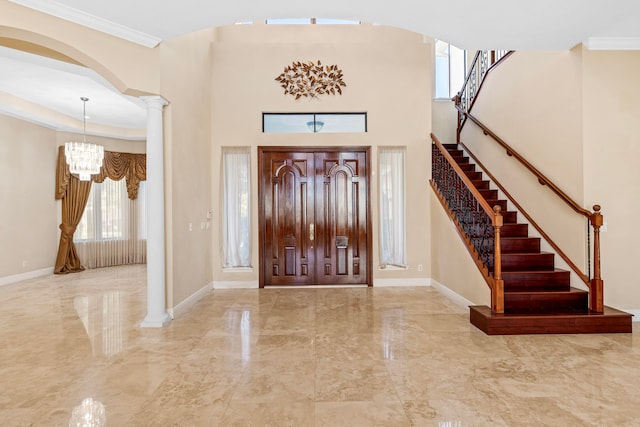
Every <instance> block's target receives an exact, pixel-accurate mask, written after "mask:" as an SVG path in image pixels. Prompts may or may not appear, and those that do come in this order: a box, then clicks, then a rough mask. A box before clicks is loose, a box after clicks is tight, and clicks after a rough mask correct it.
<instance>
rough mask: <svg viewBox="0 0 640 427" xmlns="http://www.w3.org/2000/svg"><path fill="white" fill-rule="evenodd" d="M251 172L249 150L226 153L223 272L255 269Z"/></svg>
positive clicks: (224, 160)
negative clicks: (252, 248) (252, 259)
mask: <svg viewBox="0 0 640 427" xmlns="http://www.w3.org/2000/svg"><path fill="white" fill-rule="evenodd" d="M250 170H251V156H250V152H249V148H248V147H239V148H235V147H224V148H223V149H222V186H223V196H222V197H223V214H222V216H223V220H222V222H223V224H222V236H223V237H222V242H223V243H222V244H223V250H222V253H223V258H224V259H223V263H222V266H223V268H238V267H250V266H251V209H250V206H249V202H250V196H251V176H250Z"/></svg>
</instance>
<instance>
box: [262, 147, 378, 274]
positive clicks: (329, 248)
mask: <svg viewBox="0 0 640 427" xmlns="http://www.w3.org/2000/svg"><path fill="white" fill-rule="evenodd" d="M258 161H259V168H260V170H259V175H260V188H259V195H260V200H261V205H260V213H259V221H260V286H269V285H312V284H355V283H367V284H370V282H371V279H370V276H369V274H370V271H369V270H370V265H371V261H370V260H369V252H370V249H369V247H370V242H369V240H368V230H369V229H370V226H371V225H370V218H369V212H368V211H369V202H368V195H369V193H368V192H369V189H368V175H369V170H368V167H369V166H368V150H366V151H363V150H358V151H349V149H348V148H345V149H341V150H337V149H331V148H329V149H326V151H324V150H323V149H321V148H318V149H315V150H310V149H306V150H303V151H288V150H285V149H274V150H273V151H271V150H270V149H269V148H267V147H265V148H259V160H258Z"/></svg>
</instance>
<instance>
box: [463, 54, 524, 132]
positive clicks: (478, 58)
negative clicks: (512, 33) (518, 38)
mask: <svg viewBox="0 0 640 427" xmlns="http://www.w3.org/2000/svg"><path fill="white" fill-rule="evenodd" d="M511 53H513V51H512V50H479V51H477V52H476V54H475V56H474V57H473V61H472V62H471V67H470V68H469V72H468V74H467V78H466V79H465V81H464V84H463V85H462V89H461V90H460V92H458V94H457V95H456V96H455V97H454V98H453V101H454V102H455V103H456V106H457V105H460V106H461V107H462V109H463V110H464V111H471V108H473V104H474V103H475V101H476V97H477V96H478V93H480V89H482V84H483V83H484V78H485V76H486V75H487V73H488V72H489V71H491V70H492V69H493V68H494V67H495V66H496V65H498V64H499V63H500V62H502V60H503V59H505V58H506V57H507V56H509V55H510V54H511ZM466 120H467V118H466V116H465V115H464V114H458V131H457V134H456V137H457V141H458V142H460V132H461V131H462V128H463V127H464V124H465V122H466Z"/></svg>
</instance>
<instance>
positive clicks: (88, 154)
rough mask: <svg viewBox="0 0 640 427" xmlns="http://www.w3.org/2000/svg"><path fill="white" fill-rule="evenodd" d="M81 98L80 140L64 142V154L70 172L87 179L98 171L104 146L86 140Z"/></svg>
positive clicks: (85, 119)
mask: <svg viewBox="0 0 640 427" xmlns="http://www.w3.org/2000/svg"><path fill="white" fill-rule="evenodd" d="M80 100H82V142H75V141H72V142H65V144H64V155H65V157H66V158H67V164H68V165H69V170H70V171H71V173H75V174H77V175H78V177H79V178H80V181H89V180H90V179H91V175H95V174H98V173H100V168H101V167H102V160H103V159H104V147H103V146H102V145H96V144H91V143H88V142H87V101H88V100H89V98H86V97H84V96H83V97H81V98H80Z"/></svg>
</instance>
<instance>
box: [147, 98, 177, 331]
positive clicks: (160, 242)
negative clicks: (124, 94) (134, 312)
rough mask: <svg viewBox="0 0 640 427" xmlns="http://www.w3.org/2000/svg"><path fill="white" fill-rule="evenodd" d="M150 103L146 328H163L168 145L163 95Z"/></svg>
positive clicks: (148, 119)
mask: <svg viewBox="0 0 640 427" xmlns="http://www.w3.org/2000/svg"><path fill="white" fill-rule="evenodd" d="M141 98H142V99H143V100H144V102H146V104H147V316H146V317H145V318H144V320H143V321H142V323H141V324H140V326H141V327H143V328H161V327H163V326H164V325H166V324H167V323H169V321H170V320H171V316H169V313H167V307H166V289H165V287H166V280H165V247H164V231H165V228H164V144H163V134H162V124H163V123H162V109H163V108H164V106H165V105H167V104H168V102H167V101H166V100H165V99H164V98H162V97H161V96H143V97H141Z"/></svg>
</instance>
